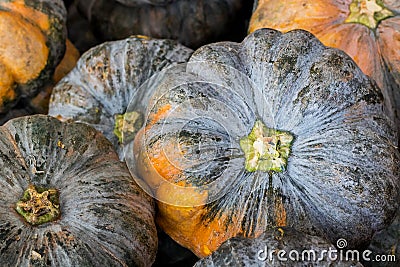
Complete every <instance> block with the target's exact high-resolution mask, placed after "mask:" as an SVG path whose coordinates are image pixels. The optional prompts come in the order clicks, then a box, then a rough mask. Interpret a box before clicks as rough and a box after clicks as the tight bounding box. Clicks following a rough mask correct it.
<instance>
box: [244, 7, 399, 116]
mask: <svg viewBox="0 0 400 267" xmlns="http://www.w3.org/2000/svg"><path fill="white" fill-rule="evenodd" d="M259 28H273V29H277V30H279V31H282V32H287V31H290V30H293V29H304V30H307V31H309V32H311V33H313V34H314V35H315V36H316V37H318V39H319V40H320V41H322V43H324V44H325V45H326V46H331V47H336V48H339V49H341V50H343V51H345V52H346V53H347V54H348V55H350V56H351V57H352V58H353V59H354V61H355V62H356V63H357V64H358V65H359V67H360V68H361V70H362V71H363V72H364V73H365V74H367V75H369V76H371V77H372V78H373V79H374V80H375V81H376V82H377V84H378V85H379V87H380V88H381V89H382V91H383V95H384V97H385V98H386V100H385V101H386V104H387V106H388V107H389V109H388V113H389V114H390V115H391V117H392V118H393V117H394V116H396V117H397V118H398V116H399V110H400V53H399V50H400V1H398V0H343V1H337V0H284V1H283V0H259V1H258V2H257V4H256V9H255V11H254V12H253V15H252V17H251V20H250V24H249V32H253V31H255V30H256V29H259ZM394 112H397V115H396V114H393V113H394Z"/></svg>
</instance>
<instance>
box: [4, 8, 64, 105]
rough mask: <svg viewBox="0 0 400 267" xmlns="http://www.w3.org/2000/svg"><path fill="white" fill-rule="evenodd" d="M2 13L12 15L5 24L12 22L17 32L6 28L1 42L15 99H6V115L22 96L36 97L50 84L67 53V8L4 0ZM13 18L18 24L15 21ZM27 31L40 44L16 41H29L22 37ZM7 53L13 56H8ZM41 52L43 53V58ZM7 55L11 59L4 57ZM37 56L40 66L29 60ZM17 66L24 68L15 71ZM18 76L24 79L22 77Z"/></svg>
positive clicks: (27, 34)
mask: <svg viewBox="0 0 400 267" xmlns="http://www.w3.org/2000/svg"><path fill="white" fill-rule="evenodd" d="M0 10H1V13H2V15H4V16H10V17H9V18H5V20H4V23H5V24H4V25H6V24H7V25H8V24H9V23H12V24H13V25H14V26H15V27H16V28H15V29H14V28H13V29H9V28H7V29H3V30H2V31H3V33H4V34H6V36H4V37H3V39H2V40H1V41H0V48H1V50H2V54H3V55H2V56H0V63H2V64H4V66H5V67H6V69H5V70H4V71H7V72H9V73H10V75H11V77H12V78H11V81H10V83H9V84H8V86H9V87H8V88H9V89H8V90H12V91H13V92H14V95H13V96H10V97H5V98H4V99H3V102H4V103H3V106H4V107H1V109H0V111H1V112H2V113H4V112H6V111H7V110H8V109H9V108H10V107H12V106H13V105H15V103H16V102H17V101H18V99H19V98H20V97H27V98H29V97H32V96H34V95H35V94H37V92H38V91H39V90H40V88H41V86H43V85H44V84H45V83H47V82H50V81H51V78H52V75H53V72H54V70H55V68H56V66H57V65H58V63H59V62H60V61H61V59H62V57H63V55H64V52H65V41H66V37H67V28H66V9H65V6H64V4H63V2H62V1H61V0H56V1H50V0H40V1H32V0H26V1H24V0H14V1H10V0H3V1H1V2H0ZM13 19H14V20H15V21H17V22H13ZM18 21H19V22H18ZM24 31H26V32H25V34H26V37H29V35H33V34H34V32H36V34H37V36H38V38H36V39H35V38H34V37H32V38H33V39H32V38H31V37H29V39H31V40H34V41H35V42H37V43H33V44H30V43H25V44H19V43H16V41H13V40H14V39H15V40H18V38H19V40H21V41H24V42H25V41H26V40H24V38H25V39H27V38H26V37H24V36H20V35H21V34H24ZM34 36H36V35H34ZM8 38H11V40H8ZM24 49H26V54H24V52H23V50H24ZM41 50H43V51H41ZM8 53H11V54H10V55H8ZM29 53H31V55H30V54H29ZM42 53H44V54H43V55H42ZM5 55H8V56H7V57H5ZM36 55H40V57H42V62H41V63H36V62H35V61H36V59H34V58H30V57H31V56H32V57H33V56H36ZM26 57H28V58H26ZM6 60H7V61H6ZM12 60H15V61H17V60H18V62H20V64H17V63H16V62H12ZM9 61H11V62H9ZM35 64H39V65H40V66H37V67H39V68H34V67H33V65H35ZM31 65H32V66H31ZM18 66H21V68H22V69H16V68H15V67H18ZM31 72H32V73H31ZM19 76H21V77H23V78H19ZM4 86H6V84H4Z"/></svg>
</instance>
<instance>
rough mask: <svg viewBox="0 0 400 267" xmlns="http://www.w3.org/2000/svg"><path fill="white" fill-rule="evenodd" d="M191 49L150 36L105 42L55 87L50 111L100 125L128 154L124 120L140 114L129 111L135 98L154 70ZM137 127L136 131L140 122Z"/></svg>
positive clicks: (184, 56)
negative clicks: (131, 101) (130, 104)
mask: <svg viewBox="0 0 400 267" xmlns="http://www.w3.org/2000/svg"><path fill="white" fill-rule="evenodd" d="M191 53H192V50H191V49H189V48H186V47H184V46H183V45H180V44H178V43H177V42H176V41H172V40H161V39H152V38H148V37H146V36H131V37H129V38H126V39H123V40H119V41H112V42H106V43H103V44H100V45H98V46H96V47H93V48H92V49H90V50H89V51H87V52H86V53H84V54H83V55H82V56H81V58H80V59H79V61H78V62H77V64H76V67H75V68H74V69H73V70H72V71H71V72H70V73H69V74H68V75H66V76H65V77H64V78H63V79H62V80H61V81H60V82H59V83H58V84H57V85H56V86H55V87H54V88H53V91H52V95H51V97H50V103H49V111H48V114H49V115H51V116H54V117H57V118H59V119H60V120H63V121H65V120H72V121H79V122H84V123H87V124H89V125H91V126H93V127H95V128H96V129H97V130H99V131H101V132H102V133H103V134H104V135H105V136H106V137H107V138H108V139H109V140H110V141H111V142H112V143H113V144H114V147H115V149H116V150H117V151H118V154H119V155H120V158H121V159H122V158H123V143H122V133H123V132H124V131H125V130H124V129H123V128H122V127H123V124H122V122H123V121H124V120H128V119H131V120H132V121H133V120H135V119H139V120H140V118H136V117H135V114H134V113H127V112H126V108H127V107H128V104H129V102H130V100H131V99H133V98H135V96H136V95H137V93H138V88H139V87H140V86H141V85H142V83H144V82H145V81H146V80H147V79H149V78H150V77H151V76H152V75H153V74H154V73H156V72H157V71H159V70H161V69H163V68H168V67H169V66H171V65H174V64H177V63H180V62H185V61H187V59H188V58H189V56H190V54H191ZM142 105H146V103H143V104H142ZM132 131H133V132H132V133H131V134H132V135H133V134H134V133H135V132H134V128H133V129H132Z"/></svg>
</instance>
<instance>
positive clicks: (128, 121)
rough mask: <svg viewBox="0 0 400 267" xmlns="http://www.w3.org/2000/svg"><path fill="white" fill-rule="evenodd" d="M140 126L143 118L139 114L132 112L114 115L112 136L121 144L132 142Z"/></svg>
mask: <svg viewBox="0 0 400 267" xmlns="http://www.w3.org/2000/svg"><path fill="white" fill-rule="evenodd" d="M142 125H143V116H142V114H141V113H139V112H136V111H132V112H126V113H124V114H116V115H115V124H114V134H115V136H117V137H118V142H119V143H120V144H122V143H123V141H128V140H132V139H133V138H134V137H135V134H136V133H137V131H139V129H140V128H141V127H142Z"/></svg>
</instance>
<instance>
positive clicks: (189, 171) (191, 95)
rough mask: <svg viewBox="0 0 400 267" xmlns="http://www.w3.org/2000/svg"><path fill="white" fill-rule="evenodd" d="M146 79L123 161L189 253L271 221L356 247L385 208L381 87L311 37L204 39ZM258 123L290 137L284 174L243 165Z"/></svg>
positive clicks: (395, 179) (395, 193)
mask: <svg viewBox="0 0 400 267" xmlns="http://www.w3.org/2000/svg"><path fill="white" fill-rule="evenodd" d="M151 84H152V85H153V86H150V87H149V88H148V90H154V91H155V93H154V95H153V96H152V97H151V99H150V100H149V104H148V109H147V112H148V113H147V115H146V118H147V119H146V120H145V123H144V126H143V128H142V129H141V130H140V131H139V133H138V134H137V135H136V138H135V141H134V145H133V146H132V149H133V150H134V152H133V153H132V159H131V158H130V157H126V158H127V159H129V160H128V161H127V162H128V166H133V167H132V171H136V172H137V173H138V176H139V177H141V178H142V179H143V180H144V181H145V182H146V183H147V184H148V185H149V186H150V188H152V191H151V192H150V193H151V194H152V195H153V196H154V197H155V198H156V199H157V200H158V211H159V212H158V214H157V223H158V225H160V227H161V228H162V229H163V230H164V231H165V232H166V233H167V234H169V235H170V236H171V237H172V238H173V239H174V240H176V241H177V242H178V243H180V244H182V245H183V246H185V247H188V248H190V249H191V250H192V251H193V252H194V253H195V254H196V255H198V256H200V257H204V256H206V255H209V254H210V253H211V252H212V251H214V250H215V249H217V248H218V246H219V245H220V244H221V243H222V242H224V241H225V240H227V239H229V238H230V237H233V236H246V237H255V236H258V235H260V234H261V233H262V232H264V231H265V230H266V229H269V228H271V227H275V226H290V227H294V228H295V229H297V230H301V231H304V232H305V233H309V234H313V235H314V234H315V235H320V236H323V237H325V238H327V239H328V240H329V241H330V242H332V243H335V242H336V240H337V239H339V238H345V239H346V240H347V241H348V244H349V247H350V248H354V247H360V246H365V245H367V244H368V242H369V241H370V240H371V236H372V235H373V233H374V232H375V231H376V230H378V229H381V228H383V227H385V226H386V225H387V224H388V223H389V222H390V220H391V219H392V217H393V216H394V213H395V211H396V209H397V207H398V203H399V155H398V150H397V133H396V131H395V129H394V128H395V126H394V125H393V123H392V121H391V120H390V118H389V117H388V116H387V115H386V114H385V113H384V112H383V106H384V104H383V97H382V94H381V93H380V90H379V89H378V88H377V87H376V85H375V83H373V82H372V81H371V80H370V79H368V77H367V76H366V75H365V74H364V73H363V72H362V71H361V70H360V69H359V68H358V67H357V65H356V64H355V63H354V61H353V60H352V59H351V58H350V57H349V56H348V55H346V54H345V53H343V52H342V51H340V50H338V49H333V48H328V47H325V46H324V45H322V44H321V43H320V42H319V41H318V40H317V39H316V38H315V37H314V36H313V35H312V34H310V33H308V32H306V31H302V30H295V31H290V32H288V33H286V34H282V33H280V32H278V31H275V30H271V29H260V30H257V31H255V32H253V33H252V34H250V35H249V36H248V37H247V38H246V39H245V40H244V41H243V42H242V43H234V42H222V43H215V44H210V45H206V46H203V47H201V48H200V49H198V50H196V51H195V52H194V53H193V55H192V56H191V58H190V60H189V62H188V63H187V66H186V67H185V66H184V67H181V68H180V69H177V68H175V69H174V68H171V69H169V70H167V71H166V73H164V74H163V75H161V76H160V77H159V79H157V78H154V81H153V82H152V83H151ZM153 87H156V88H157V89H153ZM257 120H261V121H262V122H263V123H264V124H265V125H266V126H267V127H269V128H273V129H276V130H280V131H285V132H288V133H290V134H291V135H292V136H293V137H294V140H293V141H292V143H291V148H290V154H289V158H288V161H287V165H286V166H285V167H284V168H283V169H282V171H281V172H278V171H261V170H256V171H249V170H248V169H247V167H245V162H246V161H245V156H246V155H245V153H244V150H243V149H242V146H241V144H240V142H241V140H242V138H244V137H247V136H248V135H249V133H250V132H251V131H252V128H253V126H254V125H255V122H256V121H257ZM128 151H129V150H128ZM213 186H216V187H213Z"/></svg>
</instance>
